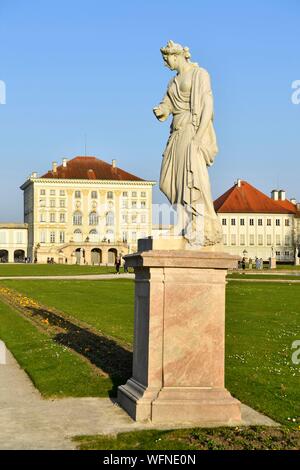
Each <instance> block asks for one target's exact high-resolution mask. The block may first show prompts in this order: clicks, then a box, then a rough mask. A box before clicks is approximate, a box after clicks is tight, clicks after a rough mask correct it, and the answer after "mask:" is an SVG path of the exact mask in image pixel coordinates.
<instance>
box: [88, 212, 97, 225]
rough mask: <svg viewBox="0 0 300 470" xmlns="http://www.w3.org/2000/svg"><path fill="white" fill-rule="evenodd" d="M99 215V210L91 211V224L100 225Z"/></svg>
mask: <svg viewBox="0 0 300 470" xmlns="http://www.w3.org/2000/svg"><path fill="white" fill-rule="evenodd" d="M98 223H99V217H98V214H97V212H91V213H90V215H89V224H90V225H98Z"/></svg>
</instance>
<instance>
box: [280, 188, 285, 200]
mask: <svg viewBox="0 0 300 470" xmlns="http://www.w3.org/2000/svg"><path fill="white" fill-rule="evenodd" d="M279 200H280V201H285V191H284V189H281V190H280V191H279Z"/></svg>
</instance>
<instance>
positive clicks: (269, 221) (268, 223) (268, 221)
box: [267, 219, 272, 227]
mask: <svg viewBox="0 0 300 470" xmlns="http://www.w3.org/2000/svg"><path fill="white" fill-rule="evenodd" d="M267 225H268V226H269V227H270V226H271V225H272V219H267Z"/></svg>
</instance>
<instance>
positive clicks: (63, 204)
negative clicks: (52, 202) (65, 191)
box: [59, 199, 66, 207]
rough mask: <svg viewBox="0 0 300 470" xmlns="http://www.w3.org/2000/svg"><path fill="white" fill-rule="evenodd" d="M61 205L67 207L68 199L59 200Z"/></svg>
mask: <svg viewBox="0 0 300 470" xmlns="http://www.w3.org/2000/svg"><path fill="white" fill-rule="evenodd" d="M59 207H66V201H65V199H60V200H59Z"/></svg>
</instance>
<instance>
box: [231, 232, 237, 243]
mask: <svg viewBox="0 0 300 470" xmlns="http://www.w3.org/2000/svg"><path fill="white" fill-rule="evenodd" d="M231 245H236V235H235V234H233V235H231Z"/></svg>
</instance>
